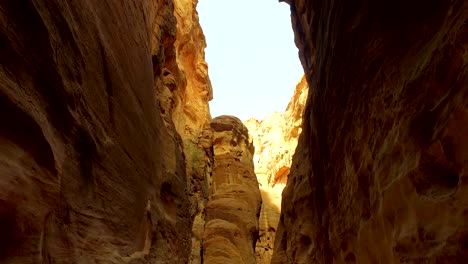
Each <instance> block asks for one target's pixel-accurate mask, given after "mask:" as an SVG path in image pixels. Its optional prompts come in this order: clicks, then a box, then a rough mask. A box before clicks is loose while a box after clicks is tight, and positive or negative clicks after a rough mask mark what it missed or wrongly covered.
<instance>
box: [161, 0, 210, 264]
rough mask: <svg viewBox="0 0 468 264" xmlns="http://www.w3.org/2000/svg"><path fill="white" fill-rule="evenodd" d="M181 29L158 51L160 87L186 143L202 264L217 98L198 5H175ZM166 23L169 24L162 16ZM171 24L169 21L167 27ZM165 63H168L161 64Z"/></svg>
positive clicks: (195, 257)
mask: <svg viewBox="0 0 468 264" xmlns="http://www.w3.org/2000/svg"><path fill="white" fill-rule="evenodd" d="M173 2H174V16H175V20H173V21H172V23H173V24H174V23H176V24H175V25H176V26H171V27H169V28H168V29H167V30H166V31H167V32H166V33H165V36H164V37H163V38H162V39H163V43H165V45H166V46H167V48H166V49H165V50H163V51H162V52H155V53H154V54H157V56H153V59H155V60H156V61H164V63H163V64H162V65H161V68H160V69H156V71H157V72H158V74H159V75H160V76H161V80H162V83H161V84H160V85H156V91H157V94H158V97H159V98H161V100H160V105H161V108H162V111H161V115H162V117H163V119H164V120H166V122H165V123H166V125H167V126H168V128H169V129H174V128H175V129H176V130H177V132H178V133H179V135H180V136H181V138H182V141H183V150H184V154H185V159H186V172H187V187H188V193H187V194H188V196H189V200H190V215H191V217H192V218H193V219H194V223H193V228H192V254H191V258H190V261H191V263H193V264H196V263H201V250H202V249H201V243H202V242H201V238H202V235H203V229H204V224H205V223H204V217H205V211H204V210H205V205H206V202H207V198H208V195H209V193H208V190H209V178H210V175H211V171H212V163H213V160H212V150H211V149H212V142H211V137H212V132H211V129H210V127H209V123H210V121H211V116H210V112H209V107H208V101H209V100H211V99H212V98H213V93H212V88H211V82H210V79H209V78H208V66H207V64H206V62H205V52H204V49H205V47H206V42H205V37H204V35H203V32H202V29H201V27H200V24H199V21H198V14H197V11H196V5H197V3H198V0H190V1H185V0H174V1H173ZM161 19H165V18H164V17H162V18H161ZM165 23H167V21H166V22H165ZM161 58H163V60H161Z"/></svg>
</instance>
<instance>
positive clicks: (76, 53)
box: [0, 0, 211, 263]
mask: <svg viewBox="0 0 468 264" xmlns="http://www.w3.org/2000/svg"><path fill="white" fill-rule="evenodd" d="M195 4H196V3H195ZM195 4H194V3H192V2H190V1H189V2H187V1H175V2H174V3H173V2H172V1H162V0H153V1H150V0H144V1H133V0H130V1H120V0H116V1H108V0H103V1H75V0H70V1H61V0H52V1H40V0H31V1H2V2H1V3H0V20H1V23H0V24H1V26H0V38H1V40H0V43H1V47H2V48H1V50H0V64H1V67H0V108H1V110H0V116H1V120H2V122H3V125H2V126H1V128H0V148H1V149H0V156H1V157H0V172H1V174H2V177H1V178H0V234H1V236H0V262H1V263H42V262H44V263H149V262H152V263H187V262H188V261H189V257H190V245H191V244H192V243H191V241H190V240H191V233H192V230H191V226H192V218H193V217H194V216H195V215H196V214H197V211H198V209H196V207H195V206H194V205H193V204H194V203H195V202H194V201H198V200H200V199H199V198H198V197H195V198H193V197H191V196H189V193H192V189H194V188H195V189H196V188H197V186H196V185H197V184H202V183H200V182H201V181H194V182H195V183H192V180H191V175H195V174H196V173H193V170H197V169H199V170H200V171H201V172H200V173H206V170H208V169H207V168H206V166H207V165H205V164H202V165H200V167H201V168H198V167H197V166H191V167H186V161H185V158H187V159H194V157H196V155H199V156H200V157H201V158H202V159H204V158H207V157H206V155H207V154H205V150H204V146H206V145H208V146H207V148H208V149H209V148H210V144H211V143H209V140H210V137H209V136H207V137H203V133H202V131H203V129H202V128H203V127H204V126H205V125H206V124H209V120H210V117H209V113H208V108H207V101H208V100H209V99H210V98H211V85H210V83H209V80H208V78H207V76H206V63H204V61H203V53H202V52H203V48H204V45H205V44H204V40H203V38H202V35H201V30H200V28H199V26H198V24H197V23H198V22H196V23H195V21H196V20H197V17H196V12H195V11H194V5H195ZM197 52H198V53H197ZM192 95H193V96H194V97H196V99H193V100H191V101H190V102H188V98H189V97H190V96H192ZM198 95H200V96H198ZM191 104H195V106H192V105H191ZM194 108H195V109H199V110H200V111H193V109H194ZM193 113H196V116H190V115H189V114H193ZM193 120H195V121H193ZM192 128H193V129H194V130H195V131H196V132H197V133H196V135H194V136H186V135H187V133H185V131H188V130H190V129H192ZM176 129H177V130H176ZM177 131H179V132H180V134H181V135H183V137H182V138H181V137H180V136H179V133H177ZM182 131H184V132H182ZM205 138H207V140H205V141H203V139H205ZM190 140H193V141H195V143H193V144H194V145H195V147H194V151H193V152H194V153H195V154H193V155H190V154H184V152H187V153H188V152H189V151H187V148H186V147H185V145H187V144H186V143H185V142H186V141H190ZM206 141H208V143H206ZM190 142H191V141H190ZM208 152H209V151H208ZM207 159H209V158H207ZM203 162H205V161H204V160H203ZM190 164H192V163H190ZM207 164H208V162H207ZM187 173H188V174H189V175H188V176H187ZM197 173H198V172H197ZM197 175H198V174H197ZM196 195H198V194H196ZM196 195H195V196H196ZM201 195H204V194H203V193H202V194H201ZM201 200H203V199H201ZM202 204H203V202H202Z"/></svg>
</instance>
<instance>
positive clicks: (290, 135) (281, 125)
mask: <svg viewBox="0 0 468 264" xmlns="http://www.w3.org/2000/svg"><path fill="white" fill-rule="evenodd" d="M307 95H308V85H307V81H306V79H305V77H302V78H301V80H300V81H299V82H298V83H297V85H296V88H295V90H294V94H293V97H292V98H291V100H290V102H289V104H288V106H287V108H286V110H285V112H284V113H273V114H271V115H269V116H268V117H266V118H265V119H263V120H261V121H258V120H256V119H249V120H247V121H246V122H245V126H246V127H247V128H248V130H249V135H250V137H251V138H252V139H253V143H254V146H255V155H254V165H255V174H256V175H257V179H258V181H259V183H260V191H261V194H262V208H261V212H260V219H259V224H260V231H259V239H258V241H257V245H256V250H255V251H256V258H257V263H259V264H262V263H265V264H266V263H270V262H271V257H272V255H273V248H274V242H275V234H276V229H277V227H278V222H279V218H280V211H281V193H282V191H283V188H284V187H285V185H286V181H287V179H288V174H289V170H290V167H291V161H292V156H293V154H294V152H295V150H296V146H297V140H298V138H299V135H300V133H301V130H302V128H301V126H302V114H303V111H304V107H305V104H306V99H307Z"/></svg>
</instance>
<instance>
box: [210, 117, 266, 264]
mask: <svg viewBox="0 0 468 264" xmlns="http://www.w3.org/2000/svg"><path fill="white" fill-rule="evenodd" d="M211 128H212V129H213V150H214V167H213V177H212V183H211V189H210V197H209V201H208V204H207V205H206V223H205V231H204V236H203V263H213V264H215V263H223V264H226V263H232V264H237V263H256V262H255V254H254V252H255V243H256V241H257V238H258V217H259V214H260V206H261V196H260V191H259V188H258V181H257V178H256V176H255V173H254V167H253V159H252V158H253V145H252V143H251V142H250V141H249V135H248V131H247V128H246V127H245V126H244V125H243V124H242V122H241V121H240V120H239V119H238V118H236V117H233V116H220V117H217V118H214V119H213V120H212V122H211Z"/></svg>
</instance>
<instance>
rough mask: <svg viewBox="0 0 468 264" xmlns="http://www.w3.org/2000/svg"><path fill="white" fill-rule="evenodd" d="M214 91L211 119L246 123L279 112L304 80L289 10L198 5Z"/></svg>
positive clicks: (253, 1)
mask: <svg viewBox="0 0 468 264" xmlns="http://www.w3.org/2000/svg"><path fill="white" fill-rule="evenodd" d="M197 10H198V13H199V17H200V24H201V26H202V28H203V32H204V33H205V37H206V41H207V45H208V47H207V48H206V50H205V52H206V61H207V62H208V67H209V69H208V70H209V75H210V79H211V83H212V85H213V95H214V99H213V100H212V101H211V102H210V110H211V115H212V116H213V117H216V116H219V115H225V114H227V115H234V116H237V117H239V118H240V119H241V120H243V121H245V120H247V119H248V118H250V117H255V118H257V119H263V118H264V117H266V116H267V115H269V114H270V113H272V112H274V111H279V112H283V111H284V110H285V109H286V106H287V105H288V102H289V99H290V98H291V96H292V94H293V91H294V88H295V86H296V83H297V82H298V81H299V79H300V77H301V76H302V74H303V72H304V71H303V69H302V66H301V64H300V62H299V57H298V50H297V48H296V45H295V44H294V34H293V31H292V28H291V18H290V11H289V5H288V4H286V3H279V2H278V0H236V1H234V0H199V3H198V6H197Z"/></svg>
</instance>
